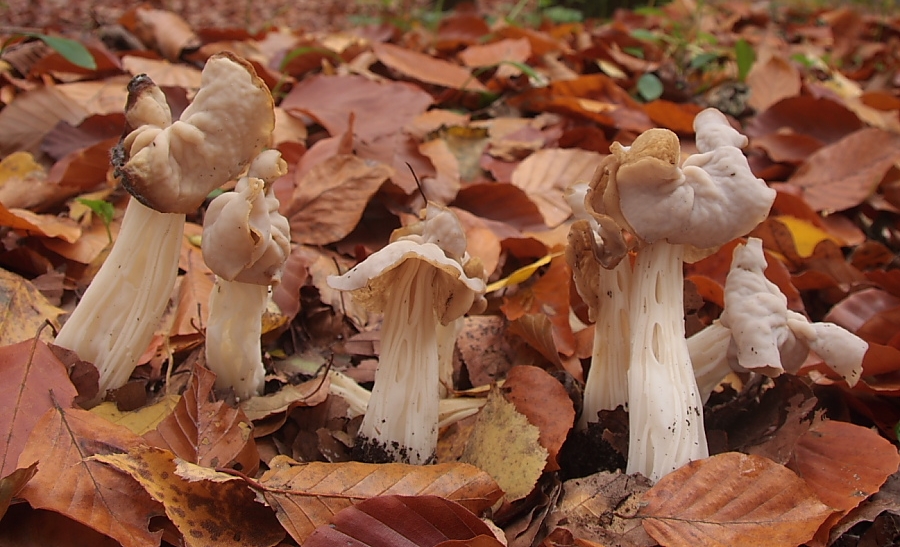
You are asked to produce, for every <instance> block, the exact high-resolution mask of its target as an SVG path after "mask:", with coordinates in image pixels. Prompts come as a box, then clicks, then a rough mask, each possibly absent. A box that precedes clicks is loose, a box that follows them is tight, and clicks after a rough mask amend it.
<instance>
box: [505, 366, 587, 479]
mask: <svg viewBox="0 0 900 547" xmlns="http://www.w3.org/2000/svg"><path fill="white" fill-rule="evenodd" d="M501 391H502V392H503V394H504V396H505V397H506V400H507V401H509V402H511V403H512V404H514V405H515V407H516V410H518V411H519V412H520V413H521V414H523V415H524V416H525V417H526V418H528V421H529V422H530V423H532V424H533V425H535V426H536V427H537V428H538V430H539V431H540V437H539V439H538V442H540V443H541V446H543V447H544V448H546V449H547V453H548V457H547V467H546V468H545V470H546V471H556V470H558V469H559V464H558V463H557V462H556V456H557V454H559V449H560V448H561V447H562V444H563V443H564V442H565V440H566V436H567V435H568V433H569V430H570V429H572V425H573V424H574V423H575V408H574V406H573V404H572V399H570V398H569V393H568V392H567V391H566V388H565V387H563V385H562V384H561V383H559V382H558V381H557V380H556V379H555V378H553V376H550V373H548V372H547V371H545V370H544V369H542V368H538V367H534V366H526V365H519V366H515V367H513V368H512V369H510V371H509V373H508V374H507V376H506V382H505V383H504V384H503V387H502V388H501Z"/></svg>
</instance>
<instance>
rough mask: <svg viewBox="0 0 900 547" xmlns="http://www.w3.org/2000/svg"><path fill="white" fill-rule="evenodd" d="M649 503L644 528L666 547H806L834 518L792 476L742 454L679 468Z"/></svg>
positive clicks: (644, 511) (660, 484) (657, 487)
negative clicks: (722, 546)
mask: <svg viewBox="0 0 900 547" xmlns="http://www.w3.org/2000/svg"><path fill="white" fill-rule="evenodd" d="M643 502H644V503H646V505H645V506H644V507H643V508H642V509H641V510H640V511H639V512H638V516H639V517H642V518H643V519H644V528H645V529H646V530H647V532H648V533H649V534H650V535H651V536H653V538H654V539H656V540H657V541H659V542H660V543H661V544H663V545H666V546H667V547H703V546H710V547H712V546H716V547H719V546H721V545H746V546H753V547H763V546H771V547H781V546H784V545H799V544H802V543H804V542H805V541H807V540H809V539H811V538H812V537H813V534H814V533H815V532H816V530H817V529H818V527H819V525H820V524H821V523H822V522H823V521H824V520H825V518H826V517H828V515H830V514H831V511H832V510H831V508H829V507H827V506H826V505H824V504H823V503H822V502H821V501H819V500H818V499H817V498H816V496H815V495H814V494H813V492H812V491H811V490H810V488H809V487H808V486H806V483H805V482H804V481H803V479H800V478H799V477H797V476H796V475H795V474H794V473H793V472H792V471H791V470H789V469H787V468H786V467H783V466H781V465H778V464H777V463H775V462H773V461H772V460H769V459H766V458H763V457H760V456H748V455H746V454H740V453H737V452H726V453H724V454H719V455H717V456H713V457H711V458H708V459H705V460H698V461H695V462H691V463H689V464H688V465H686V466H684V467H682V468H681V469H676V470H675V471H674V472H672V473H669V474H668V475H666V476H664V477H663V478H662V479H660V481H659V482H658V483H656V485H655V486H654V487H653V488H651V489H650V491H648V492H647V493H646V494H645V495H644V498H643Z"/></svg>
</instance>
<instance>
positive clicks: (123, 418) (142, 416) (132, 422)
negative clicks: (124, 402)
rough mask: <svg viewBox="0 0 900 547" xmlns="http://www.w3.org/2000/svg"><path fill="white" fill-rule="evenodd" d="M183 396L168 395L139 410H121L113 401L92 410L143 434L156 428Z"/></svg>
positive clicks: (112, 421) (105, 418) (138, 433)
mask: <svg viewBox="0 0 900 547" xmlns="http://www.w3.org/2000/svg"><path fill="white" fill-rule="evenodd" d="M180 400H181V397H180V396H178V395H166V396H165V397H163V398H162V399H160V400H159V401H157V402H156V403H154V404H152V405H147V406H143V407H141V408H139V409H137V410H131V411H121V410H119V409H118V407H117V406H116V403H115V402H113V401H105V402H102V403H100V404H99V405H97V406H95V407H94V408H92V409H91V410H90V412H92V413H93V414H96V415H98V416H100V417H102V418H103V419H104V420H106V421H108V422H110V423H114V424H118V425H121V426H124V427H127V428H128V429H129V430H130V431H131V432H132V433H134V434H135V435H143V434H144V433H147V432H148V431H152V430H154V429H156V426H157V425H159V423H160V422H161V421H163V420H164V419H165V418H166V417H167V416H169V414H171V413H172V411H173V410H174V409H175V407H176V406H177V405H178V401H180Z"/></svg>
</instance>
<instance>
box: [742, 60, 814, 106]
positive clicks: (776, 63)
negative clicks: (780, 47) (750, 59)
mask: <svg viewBox="0 0 900 547" xmlns="http://www.w3.org/2000/svg"><path fill="white" fill-rule="evenodd" d="M747 85H748V86H749V87H750V99H749V100H748V101H747V104H749V105H750V106H751V107H752V108H754V109H755V110H757V111H760V112H761V111H763V110H765V109H767V108H769V107H770V106H772V105H773V104H775V103H777V102H778V101H780V100H782V99H786V98H788V97H794V96H797V95H799V94H800V87H801V85H802V84H801V81H800V71H799V70H797V67H796V66H794V63H792V62H791V61H789V60H788V59H785V58H784V57H783V56H781V55H778V54H772V55H769V56H768V58H767V59H760V60H758V61H757V62H755V63H753V67H751V68H750V72H749V73H748V74H747Z"/></svg>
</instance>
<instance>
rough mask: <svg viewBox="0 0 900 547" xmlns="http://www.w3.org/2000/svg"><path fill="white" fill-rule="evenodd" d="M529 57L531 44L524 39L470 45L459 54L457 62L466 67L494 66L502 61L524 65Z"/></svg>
mask: <svg viewBox="0 0 900 547" xmlns="http://www.w3.org/2000/svg"><path fill="white" fill-rule="evenodd" d="M529 57H531V44H530V43H529V42H528V40H527V39H525V38H518V39H508V40H498V41H496V42H492V43H490V44H483V45H482V44H478V45H472V46H469V47H467V48H466V49H464V50H462V51H460V52H459V60H460V61H462V62H463V64H464V65H466V66H467V67H479V66H494V65H499V64H500V63H502V62H504V61H507V62H510V61H512V62H516V63H524V62H525V61H527V60H528V58H529Z"/></svg>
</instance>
